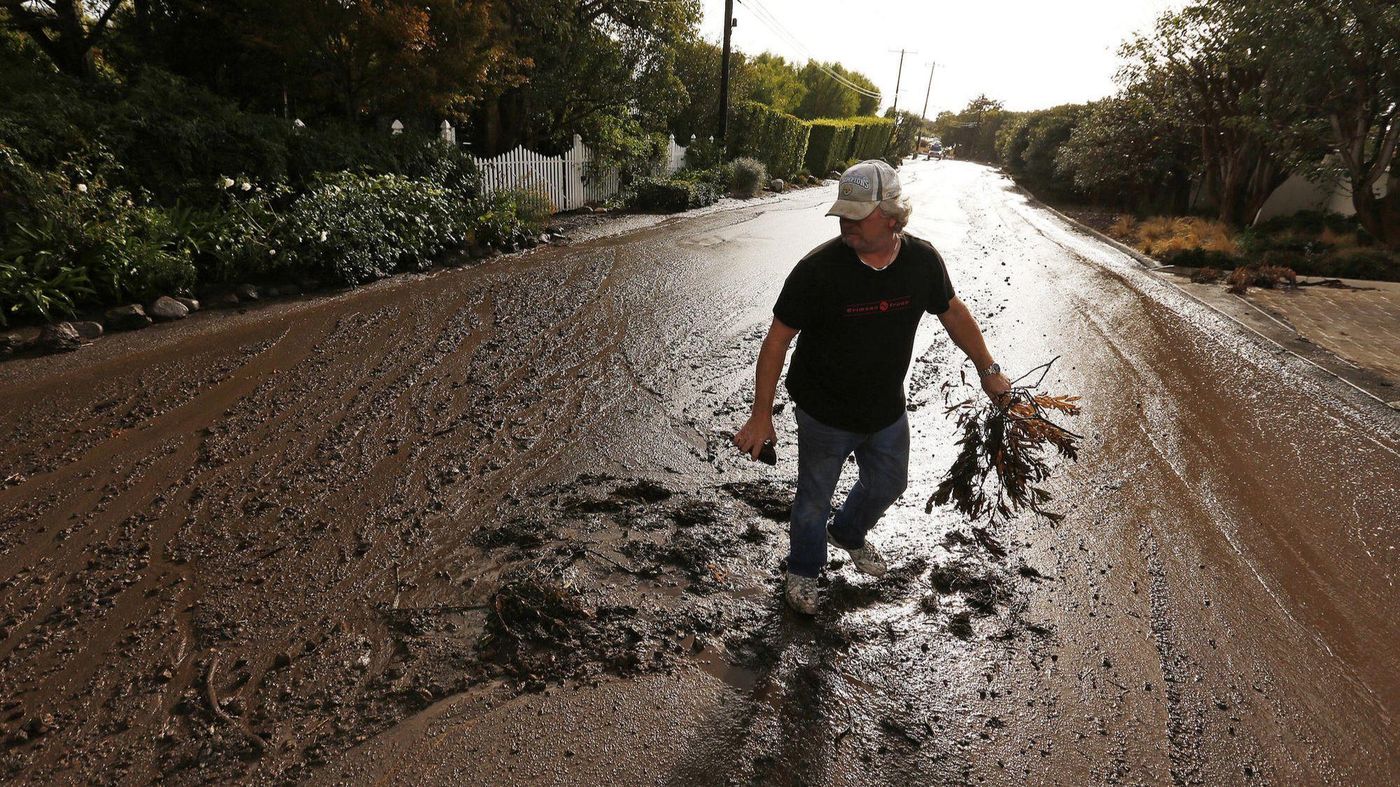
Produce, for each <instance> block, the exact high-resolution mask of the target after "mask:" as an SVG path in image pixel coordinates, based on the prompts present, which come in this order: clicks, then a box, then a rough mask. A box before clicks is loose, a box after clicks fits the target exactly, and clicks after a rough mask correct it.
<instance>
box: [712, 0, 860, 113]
mask: <svg viewBox="0 0 1400 787" xmlns="http://www.w3.org/2000/svg"><path fill="white" fill-rule="evenodd" d="M750 3H753V5H750ZM739 4H740V5H742V6H744V7H745V8H747V9H749V10H750V11H752V12H753V14H754V18H755V19H757V20H758V21H759V22H762V23H763V25H764V26H765V27H767V28H768V29H769V30H771V31H773V32H774V33H775V34H777V35H778V36H779V37H780V38H782V39H783V40H784V41H786V42H787V43H788V44H790V45H791V46H793V47H794V48H796V49H797V50H799V52H800V53H801V54H803V55H805V56H806V57H807V60H808V62H810V63H812V64H814V65H816V67H817V68H818V69H819V70H820V71H821V72H822V73H824V74H826V75H827V76H829V77H831V79H832V80H834V81H835V82H836V83H837V84H839V85H841V86H842V87H845V88H847V89H849V90H853V91H855V92H856V93H859V94H860V95H862V96H867V97H869V98H874V99H879V98H880V94H879V93H877V92H873V91H871V90H870V89H869V88H865V87H861V86H860V85H857V84H856V83H855V82H852V81H851V80H850V79H848V78H846V77H843V76H841V75H840V74H838V73H836V72H835V71H833V70H832V69H830V68H827V67H826V66H825V65H824V64H823V63H822V62H821V61H820V60H818V59H817V58H816V57H815V56H814V55H813V54H812V51H811V50H810V49H808V48H807V47H806V46H805V45H804V44H803V43H802V42H801V41H800V40H799V39H798V38H797V36H795V35H793V34H792V33H791V32H789V31H788V30H787V28H785V27H783V25H782V23H781V22H779V21H778V20H777V18H776V17H774V16H773V14H772V12H771V11H769V10H768V9H767V8H764V7H763V6H762V4H761V3H759V1H758V0H739Z"/></svg>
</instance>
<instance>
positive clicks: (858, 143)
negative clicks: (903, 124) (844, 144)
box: [848, 117, 894, 161]
mask: <svg viewBox="0 0 1400 787" xmlns="http://www.w3.org/2000/svg"><path fill="white" fill-rule="evenodd" d="M854 120H856V121H858V122H857V123H856V127H855V134H854V135H853V136H852V138H851V152H850V155H849V156H848V158H853V159H856V160H857V161H865V160H866V159H872V158H883V157H884V155H885V149H886V148H887V147H889V144H890V135H891V134H893V133H894V121H893V120H891V119H890V118H876V117H871V118H855V119H854Z"/></svg>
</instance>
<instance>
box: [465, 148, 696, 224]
mask: <svg viewBox="0 0 1400 787" xmlns="http://www.w3.org/2000/svg"><path fill="white" fill-rule="evenodd" d="M444 138H446V137H445V136H444ZM685 150H686V149H685V148H684V147H682V146H680V145H677V144H676V140H675V138H674V137H672V138H670V140H669V142H668V145H667V151H666V155H665V156H663V157H662V161H661V163H660V164H659V165H658V166H657V168H656V174H657V175H670V174H672V173H675V172H676V171H678V170H680V169H681V168H682V167H684V166H685ZM472 158H473V160H474V161H475V162H476V165H477V167H478V168H479V169H480V170H481V176H482V182H483V186H484V187H485V189H486V191H487V193H493V192H496V191H500V190H503V189H525V190H533V191H539V192H541V193H543V194H545V195H547V196H548V197H549V198H550V200H551V201H553V203H554V207H555V209H557V210H575V209H578V208H581V207H583V206H584V205H586V204H588V203H590V202H602V201H604V200H606V199H608V198H610V197H613V196H615V195H616V194H617V190H618V173H617V170H615V169H613V170H604V171H603V172H601V173H597V172H593V171H592V167H591V166H590V165H591V164H592V163H593V151H592V150H590V149H589V147H588V146H587V145H585V144H584V143H583V139H582V138H581V137H580V136H578V135H577V134H575V135H574V146H573V147H572V148H570V149H569V150H566V151H564V154H563V155H561V156H545V155H541V154H539V153H536V152H534V151H533V150H528V149H526V148H524V147H517V148H515V149H514V150H512V151H509V152H507V153H502V154H501V155H499V156H496V157H494V158H477V157H475V156H473V157H472Z"/></svg>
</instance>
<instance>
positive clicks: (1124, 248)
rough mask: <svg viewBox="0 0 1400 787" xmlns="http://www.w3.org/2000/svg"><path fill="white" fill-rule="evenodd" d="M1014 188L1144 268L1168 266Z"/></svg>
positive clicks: (1019, 187)
mask: <svg viewBox="0 0 1400 787" xmlns="http://www.w3.org/2000/svg"><path fill="white" fill-rule="evenodd" d="M1013 182H1014V181H1013ZM1016 189H1017V190H1018V191H1020V192H1021V193H1022V194H1024V195H1026V199H1028V200H1030V201H1031V202H1033V203H1035V205H1036V206H1037V207H1041V208H1044V209H1046V210H1048V211H1050V212H1051V213H1053V214H1055V215H1056V216H1059V217H1060V218H1061V219H1063V220H1064V221H1065V222H1067V223H1068V224H1070V226H1072V227H1074V228H1075V229H1077V230H1079V231H1081V232H1085V233H1088V234H1089V235H1092V236H1094V237H1095V238H1098V239H1099V240H1101V241H1103V242H1104V243H1107V244H1108V245H1110V246H1112V247H1113V248H1115V249H1117V250H1119V251H1121V252H1123V253H1124V254H1126V255H1128V256H1129V257H1132V258H1133V260H1134V261H1136V262H1137V263H1138V264H1139V265H1141V266H1142V267H1144V268H1146V269H1147V270H1150V271H1151V270H1159V269H1161V268H1165V267H1168V266H1166V265H1163V264H1162V263H1160V262H1158V261H1157V260H1154V259H1152V258H1151V257H1149V256H1147V255H1146V254H1143V253H1142V252H1140V251H1138V250H1137V249H1135V248H1133V247H1132V246H1129V245H1128V244H1126V243H1124V242H1122V241H1120V240H1118V239H1117V238H1114V237H1111V236H1109V235H1106V234H1104V233H1102V232H1099V231H1098V230H1096V229H1094V228H1093V227H1090V226H1089V225H1087V224H1084V223H1083V222H1081V221H1079V220H1078V219H1075V218H1073V217H1071V216H1068V215H1066V214H1064V213H1061V212H1060V211H1058V210H1056V209H1055V208H1054V207H1052V206H1051V205H1049V204H1047V203H1045V202H1043V201H1041V199H1040V198H1039V197H1037V196H1035V195H1034V194H1032V193H1030V192H1029V191H1026V189H1025V188H1024V187H1022V186H1020V185H1018V186H1016Z"/></svg>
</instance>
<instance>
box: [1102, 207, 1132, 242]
mask: <svg viewBox="0 0 1400 787" xmlns="http://www.w3.org/2000/svg"><path fill="white" fill-rule="evenodd" d="M1136 230H1137V220H1136V219H1134V218H1133V217H1132V216H1129V215H1128V214H1126V213H1125V214H1123V215H1121V216H1119V217H1118V220H1117V221H1115V222H1113V224H1112V225H1110V226H1109V228H1108V234H1109V235H1110V236H1112V237H1114V238H1117V239H1118V240H1132V239H1133V238H1134V237H1136V234H1135V231H1136Z"/></svg>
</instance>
